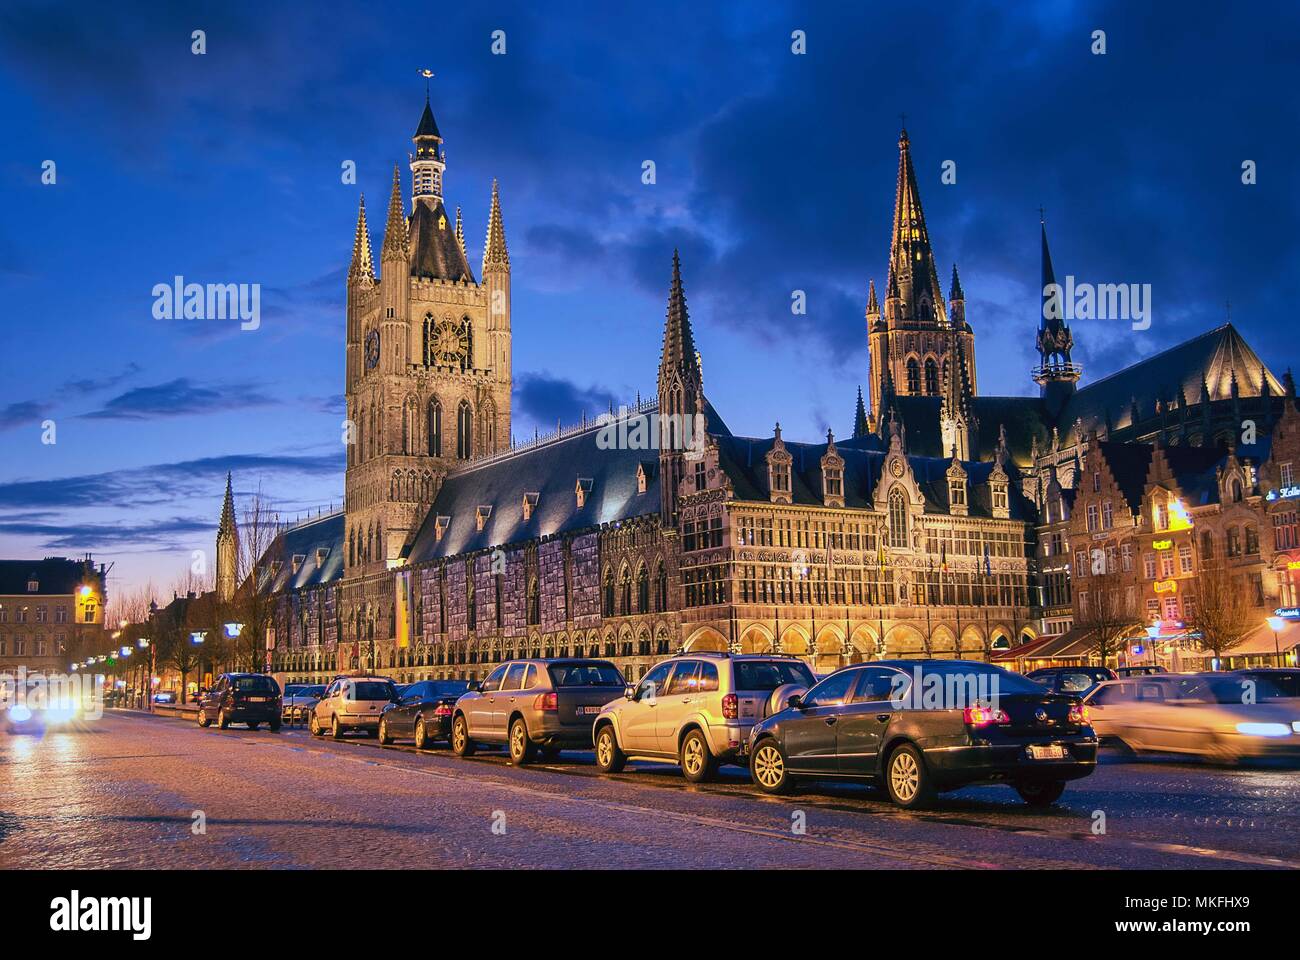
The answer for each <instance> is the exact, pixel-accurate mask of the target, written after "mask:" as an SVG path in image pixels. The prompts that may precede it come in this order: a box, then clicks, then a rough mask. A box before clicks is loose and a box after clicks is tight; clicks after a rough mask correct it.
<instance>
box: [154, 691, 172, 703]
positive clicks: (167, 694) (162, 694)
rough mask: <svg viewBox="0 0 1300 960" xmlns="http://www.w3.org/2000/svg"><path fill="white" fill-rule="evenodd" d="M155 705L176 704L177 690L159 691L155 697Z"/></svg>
mask: <svg viewBox="0 0 1300 960" xmlns="http://www.w3.org/2000/svg"><path fill="white" fill-rule="evenodd" d="M153 702H154V703H161V704H172V703H175V702H176V691H175V690H159V691H158V692H157V693H155V694H154V695H153Z"/></svg>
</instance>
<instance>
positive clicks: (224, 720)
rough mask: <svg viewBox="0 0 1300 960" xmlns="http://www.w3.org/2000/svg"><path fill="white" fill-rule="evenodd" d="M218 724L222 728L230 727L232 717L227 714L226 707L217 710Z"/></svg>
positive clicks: (227, 728)
mask: <svg viewBox="0 0 1300 960" xmlns="http://www.w3.org/2000/svg"><path fill="white" fill-rule="evenodd" d="M217 726H218V727H220V728H221V729H222V730H229V729H230V718H229V717H227V716H226V708H225V707H222V708H221V709H220V710H218V711H217Z"/></svg>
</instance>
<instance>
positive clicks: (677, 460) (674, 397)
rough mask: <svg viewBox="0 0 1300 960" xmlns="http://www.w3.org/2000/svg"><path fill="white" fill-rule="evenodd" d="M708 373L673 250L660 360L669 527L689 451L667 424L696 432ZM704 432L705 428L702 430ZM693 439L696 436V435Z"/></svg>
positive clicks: (663, 484)
mask: <svg viewBox="0 0 1300 960" xmlns="http://www.w3.org/2000/svg"><path fill="white" fill-rule="evenodd" d="M704 403H705V401H704V372H703V371H702V370H701V369H700V357H699V354H698V353H697V352H696V350H695V335H694V334H693V333H692V332H691V318H690V316H689V315H688V314H687V312H686V292H685V291H684V290H683V289H682V264H681V259H680V258H679V257H678V255H677V251H676V250H674V251H673V278H672V283H671V284H670V286H669V288H668V315H667V317H666V318H665V320H664V346H663V352H662V353H661V354H660V357H659V416H660V417H661V418H664V419H662V420H661V436H660V447H659V469H660V471H661V474H660V481H659V488H660V490H661V498H662V502H661V503H660V513H661V515H662V517H663V520H664V523H665V524H675V523H676V519H677V495H678V490H677V488H678V485H679V484H680V483H681V481H682V477H684V476H685V475H686V452H685V451H684V450H683V449H682V444H681V443H680V442H670V441H669V438H667V437H666V436H664V430H665V428H666V427H665V425H685V424H690V425H691V426H690V427H689V428H688V429H691V430H694V429H695V424H697V423H698V422H700V421H697V420H696V418H697V417H703V416H704ZM701 429H702V428H701ZM690 436H692V437H693V436H694V434H693V433H692V434H691V435H690Z"/></svg>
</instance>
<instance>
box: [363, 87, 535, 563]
mask: <svg viewBox="0 0 1300 960" xmlns="http://www.w3.org/2000/svg"><path fill="white" fill-rule="evenodd" d="M412 141H413V143H414V145H415V149H414V152H412V153H411V154H410V162H409V166H410V171H411V195H412V198H411V212H410V215H409V216H408V215H407V213H406V207H405V204H404V203H403V200H402V180H401V173H400V170H399V169H398V168H397V167H394V168H393V180H392V189H391V193H390V195H389V201H388V213H387V219H386V222H385V225H384V242H383V247H382V249H381V250H380V255H379V267H380V275H379V276H378V277H376V276H375V258H374V255H373V253H372V252H371V246H370V229H369V226H368V224H367V222H366V208H365V199H364V198H362V200H361V205H360V209H359V211H358V213H357V226H356V233H355V236H354V239H353V245H352V264H351V267H350V269H349V270H348V281H347V372H346V395H347V410H348V421H349V425H350V427H349V429H350V434H351V436H350V443H349V444H348V456H347V480H346V500H345V510H346V513H347V518H346V524H347V526H346V532H345V538H346V542H345V548H344V549H345V558H344V563H345V569H346V570H347V572H348V574H349V575H350V574H352V573H363V572H368V571H373V570H378V569H382V568H383V567H384V566H392V565H396V564H399V563H400V562H401V553H402V548H403V547H404V546H405V545H406V543H407V542H408V540H409V539H410V538H411V537H413V536H414V534H415V532H416V531H417V530H418V529H419V526H420V524H421V523H422V522H423V520H424V517H425V514H427V513H428V509H429V505H430V504H431V503H432V501H433V498H434V496H435V495H436V494H437V492H438V489H439V487H440V486H441V485H442V481H443V478H444V477H445V476H446V475H447V472H448V471H449V470H451V469H453V468H454V467H455V466H457V465H458V464H460V463H463V462H465V461H468V460H472V459H475V458H478V457H482V456H487V455H490V454H493V453H497V452H499V451H501V450H504V449H507V448H508V447H509V444H510V393H511V371H510V354H511V316H510V258H509V255H508V254H507V252H506V236H505V223H504V220H503V218H502V215H501V197H500V191H499V189H498V187H497V185H496V184H495V182H494V183H493V186H492V195H491V199H490V203H489V209H488V224H487V232H486V241H485V244H484V251H483V279H482V280H481V281H480V280H476V279H475V277H474V274H473V271H472V270H471V268H470V265H469V260H468V256H467V254H466V250H465V240H464V224H463V221H462V220H461V218H460V214H459V210H458V211H457V218H456V220H455V221H454V222H453V221H452V220H451V218H450V217H448V215H447V208H446V206H445V204H444V200H443V189H444V185H445V184H444V178H445V174H446V170H447V155H446V151H445V149H444V147H443V140H442V133H441V132H440V131H439V129H438V124H437V121H436V120H435V119H434V116H433V108H432V106H431V104H430V102H429V99H428V97H427V96H426V97H425V102H424V111H423V112H422V113H421V115H420V121H419V123H418V125H417V126H416V130H415V135H414V136H413V137H412Z"/></svg>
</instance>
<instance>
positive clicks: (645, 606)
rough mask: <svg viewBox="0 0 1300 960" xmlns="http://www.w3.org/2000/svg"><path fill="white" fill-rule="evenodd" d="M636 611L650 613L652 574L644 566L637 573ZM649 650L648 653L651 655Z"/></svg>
mask: <svg viewBox="0 0 1300 960" xmlns="http://www.w3.org/2000/svg"><path fill="white" fill-rule="evenodd" d="M636 610H637V613H649V612H650V573H649V571H648V570H646V568H645V567H644V566H642V567H641V568H640V569H639V570H637V572H636ZM649 652H650V651H649V649H647V650H646V653H649Z"/></svg>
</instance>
